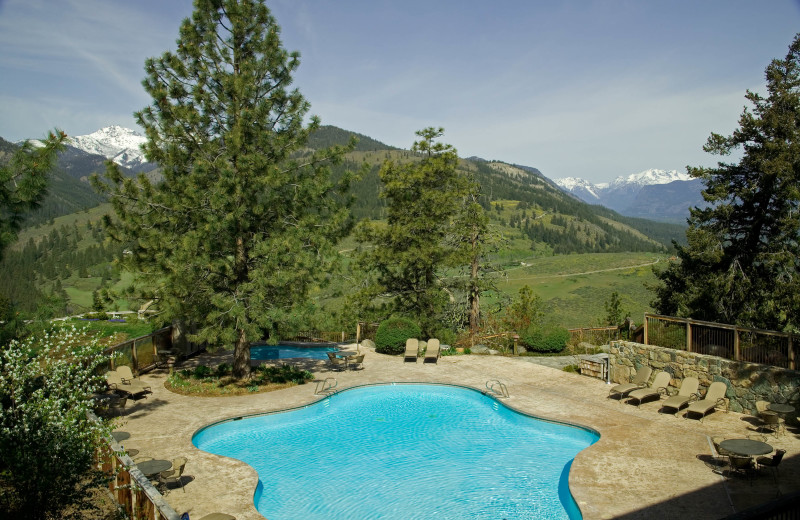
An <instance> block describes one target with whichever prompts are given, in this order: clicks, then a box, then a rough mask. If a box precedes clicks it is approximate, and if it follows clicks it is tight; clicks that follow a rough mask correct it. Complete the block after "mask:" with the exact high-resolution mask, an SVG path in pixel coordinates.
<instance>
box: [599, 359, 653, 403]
mask: <svg viewBox="0 0 800 520" xmlns="http://www.w3.org/2000/svg"><path fill="white" fill-rule="evenodd" d="M652 373H653V369H652V368H650V367H648V366H641V367H639V370H637V371H636V375H634V376H633V379H631V382H630V383H621V384H619V385H616V386H614V387H612V388H611V390H609V391H608V397H613V396H618V397H617V399H619V400H620V401H621V400H622V399H623V398H624V397H627V395H628V394H629V393H631V392H633V391H634V390H636V389H637V388H642V387H643V386H644V385H645V384H647V380H648V379H650V374H652Z"/></svg>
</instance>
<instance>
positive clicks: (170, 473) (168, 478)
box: [158, 457, 186, 493]
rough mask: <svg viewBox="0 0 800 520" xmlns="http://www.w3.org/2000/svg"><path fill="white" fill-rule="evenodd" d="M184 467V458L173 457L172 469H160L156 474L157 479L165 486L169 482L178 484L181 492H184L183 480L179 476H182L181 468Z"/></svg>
mask: <svg viewBox="0 0 800 520" xmlns="http://www.w3.org/2000/svg"><path fill="white" fill-rule="evenodd" d="M185 467H186V458H184V457H178V458H176V459H173V461H172V469H168V470H167V471H162V472H161V473H160V474H159V475H158V480H159V481H161V482H162V483H163V484H164V485H165V486H168V485H169V484H170V483H175V484H178V485H179V486H180V487H181V489H183V492H184V493H186V490H185V489H184V488H183V480H182V479H181V477H182V476H183V469H184V468H185Z"/></svg>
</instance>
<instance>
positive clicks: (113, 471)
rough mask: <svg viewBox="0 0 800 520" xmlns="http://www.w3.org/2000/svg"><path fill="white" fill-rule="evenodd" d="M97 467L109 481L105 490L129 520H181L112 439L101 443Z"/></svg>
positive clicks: (109, 438) (97, 455) (98, 450)
mask: <svg viewBox="0 0 800 520" xmlns="http://www.w3.org/2000/svg"><path fill="white" fill-rule="evenodd" d="M96 457H97V464H98V466H99V467H100V468H101V469H102V471H103V472H104V473H105V474H106V475H108V476H109V477H110V479H111V480H110V481H109V484H108V489H109V491H110V492H111V495H112V496H113V497H114V500H116V502H117V504H119V506H120V507H121V508H122V509H123V510H124V511H125V514H126V515H127V518H130V519H132V520H180V515H178V513H177V512H175V510H174V509H172V507H170V505H169V504H167V502H166V500H164V497H163V496H162V495H161V493H159V492H158V490H157V489H156V488H155V487H154V486H153V484H151V483H150V480H148V478H147V477H145V476H144V474H143V473H142V472H141V471H139V468H137V467H136V466H135V465H134V463H133V461H132V460H131V459H130V457H128V456H127V455H126V454H125V453H124V451H123V449H122V446H120V445H119V444H118V443H117V442H116V441H115V440H114V439H113V438H111V437H108V438H106V439H104V441H101V443H100V446H99V447H98V449H97V454H96Z"/></svg>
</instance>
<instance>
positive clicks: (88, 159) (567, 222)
mask: <svg viewBox="0 0 800 520" xmlns="http://www.w3.org/2000/svg"><path fill="white" fill-rule="evenodd" d="M350 135H352V132H348V131H345V130H342V129H340V128H336V127H333V126H324V127H322V128H320V129H319V130H318V131H317V132H316V133H314V134H313V135H312V136H311V139H310V141H309V146H310V147H311V148H322V147H328V146H331V145H344V144H346V143H347V142H348V141H349V138H350ZM355 135H356V137H357V138H358V139H359V141H358V145H357V146H356V149H355V150H354V151H352V152H350V153H349V154H348V156H347V158H346V160H345V162H344V163H343V164H341V165H339V166H337V167H336V168H334V176H335V177H338V176H341V175H342V174H343V173H344V172H345V171H347V170H349V171H356V170H358V169H359V167H360V166H361V165H362V164H363V163H367V164H368V165H369V170H368V171H367V173H366V174H365V175H364V176H363V177H362V178H361V179H359V180H358V182H356V183H354V184H353V186H352V194H353V195H354V196H355V204H354V206H353V209H352V214H353V218H354V219H356V220H361V219H365V218H366V219H376V220H380V219H382V218H384V210H385V208H384V203H383V199H381V198H379V196H378V195H379V192H380V187H381V183H380V180H379V177H378V171H379V170H380V167H381V165H382V164H383V163H384V161H386V160H392V161H395V162H398V163H402V162H406V161H416V160H419V157H418V156H417V155H416V154H414V153H412V152H411V151H409V150H401V149H397V148H394V147H391V146H388V145H385V144H383V143H381V142H379V141H376V140H374V139H371V138H369V137H367V136H363V135H359V134H355ZM14 147H15V145H13V144H12V143H8V142H6V141H2V140H0V160H2V157H3V154H7V153H8V152H9V151H10V150H13V148H14ZM104 162H105V159H104V158H103V157H100V156H97V155H92V154H87V153H85V152H82V151H80V150H76V149H74V148H69V149H68V150H67V151H66V152H64V153H63V154H61V156H60V157H59V162H58V167H57V169H56V170H55V171H54V172H53V176H52V179H51V186H50V191H49V195H48V197H47V199H46V200H45V202H44V204H43V206H42V208H40V209H39V210H37V211H35V212H34V213H32V214H31V216H30V217H29V219H28V221H27V224H26V230H25V231H23V234H22V235H21V238H20V241H19V242H18V243H17V244H16V245H15V246H13V247H12V248H10V249H9V251H8V253H7V255H6V258H5V259H4V261H3V262H2V264H0V273H2V282H0V294H4V295H6V297H8V298H10V299H11V300H12V301H13V302H15V303H16V304H17V305H19V307H20V309H22V310H24V311H27V312H31V311H33V310H34V309H35V308H36V306H37V304H38V303H40V302H41V301H44V300H47V299H48V298H49V305H50V306H51V307H53V309H54V312H57V313H63V312H72V311H83V310H88V307H90V306H91V304H92V301H93V299H92V293H93V292H95V291H96V290H97V289H100V288H107V287H110V286H111V285H113V284H114V283H115V282H117V281H118V280H119V273H117V272H115V271H114V269H112V268H111V260H112V258H113V257H114V255H115V254H119V253H120V251H121V248H119V247H113V248H112V247H110V246H109V245H108V244H107V243H105V242H104V241H103V238H104V237H103V231H102V230H101V227H100V223H99V219H100V216H101V215H102V214H103V213H105V212H107V211H109V209H110V208H109V206H108V205H107V204H103V205H102V206H101V205H100V204H101V203H103V202H104V198H103V197H102V196H101V195H99V194H97V193H96V192H95V191H94V190H93V189H92V188H91V186H90V185H89V183H88V182H86V179H87V177H88V176H89V175H91V174H92V173H102V172H103V170H104ZM458 168H459V170H460V171H461V172H462V173H464V174H470V175H472V176H474V178H475V179H476V180H477V181H478V182H479V183H480V185H481V197H480V203H481V205H482V206H483V207H484V208H485V209H486V210H488V213H489V215H490V218H491V221H492V225H493V226H494V227H495V228H496V229H497V230H498V232H500V233H501V234H502V235H504V236H505V237H506V238H507V244H508V245H507V247H506V251H500V252H499V253H498V255H497V260H498V261H499V262H500V263H501V264H502V263H506V262H519V261H520V259H528V260H529V259H530V258H536V257H540V258H541V257H548V256H552V255H563V254H587V253H621V252H641V253H665V252H668V251H669V250H670V248H671V246H670V243H671V240H673V239H678V240H679V241H680V240H681V239H682V237H683V227H682V226H677V225H672V224H663V223H656V222H652V221H648V220H644V219H634V218H629V217H622V216H620V215H619V214H617V213H615V212H613V211H611V210H608V209H606V208H604V207H601V206H590V205H587V204H585V203H583V202H581V201H579V200H577V199H576V198H574V197H572V196H570V195H568V194H566V193H564V192H563V191H561V190H560V189H558V187H557V186H555V185H554V184H553V183H552V182H551V181H550V180H549V179H547V178H546V177H544V176H542V174H541V173H540V172H539V171H538V170H537V169H535V168H531V167H526V166H519V165H510V164H506V163H503V162H499V161H486V160H483V159H479V158H470V159H461V160H460V161H459V167H458ZM127 175H133V172H127ZM149 175H150V176H151V177H155V176H157V171H154V172H151V174H149ZM90 208H91V209H90Z"/></svg>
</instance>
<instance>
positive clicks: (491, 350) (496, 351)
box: [489, 349, 500, 356]
mask: <svg viewBox="0 0 800 520" xmlns="http://www.w3.org/2000/svg"><path fill="white" fill-rule="evenodd" d="M499 353H500V351H499V350H494V349H489V355H490V356H496V355H497V354H499Z"/></svg>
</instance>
